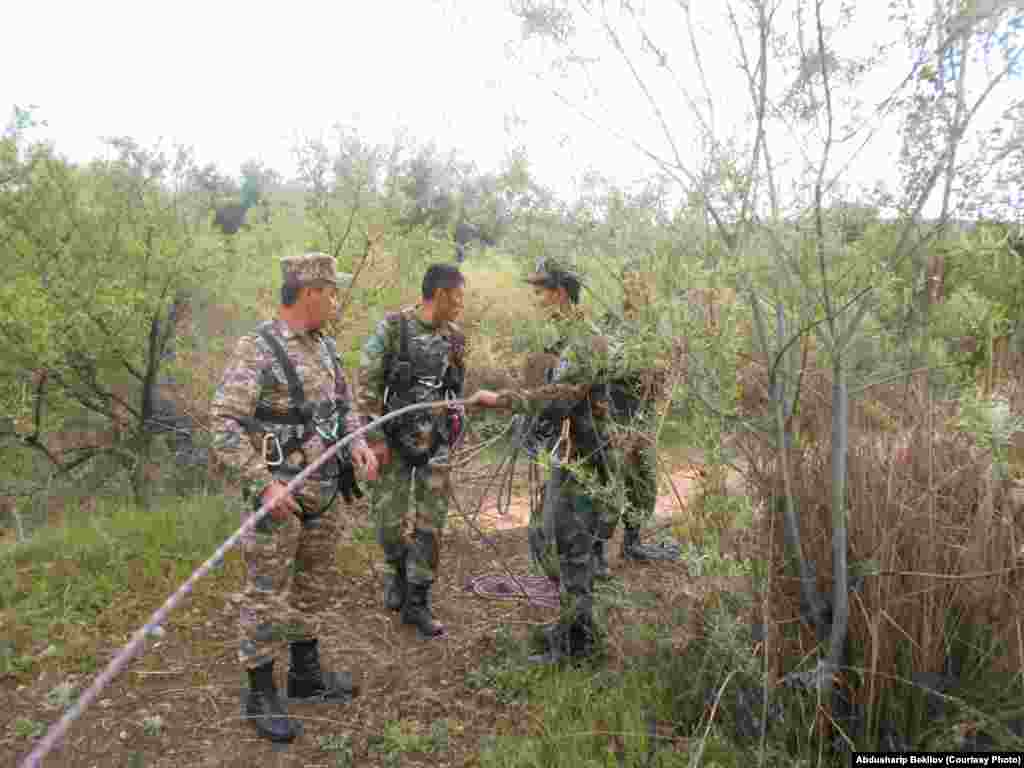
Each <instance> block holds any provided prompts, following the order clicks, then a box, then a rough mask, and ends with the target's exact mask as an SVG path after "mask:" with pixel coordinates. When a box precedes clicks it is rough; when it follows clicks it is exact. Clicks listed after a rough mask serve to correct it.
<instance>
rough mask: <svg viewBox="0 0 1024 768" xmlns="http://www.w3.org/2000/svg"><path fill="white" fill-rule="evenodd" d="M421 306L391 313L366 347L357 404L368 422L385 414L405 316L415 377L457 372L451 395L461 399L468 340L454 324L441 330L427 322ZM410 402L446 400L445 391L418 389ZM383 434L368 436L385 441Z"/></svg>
mask: <svg viewBox="0 0 1024 768" xmlns="http://www.w3.org/2000/svg"><path fill="white" fill-rule="evenodd" d="M417 310H418V306H415V307H405V308H403V309H402V310H400V311H399V312H389V313H388V314H387V315H386V316H385V317H384V319H382V320H381V321H380V322H379V323H377V327H376V329H375V330H374V332H373V333H372V334H371V335H370V337H369V338H368V339H367V340H366V343H365V344H364V345H363V350H362V355H361V357H360V361H359V374H358V389H357V402H358V404H359V411H360V413H362V414H363V415H364V416H365V417H366V418H367V419H374V418H377V417H378V416H380V415H382V414H383V413H384V409H385V403H384V396H385V392H386V391H387V389H388V381H389V378H390V376H391V372H392V366H393V364H394V363H395V362H397V360H398V357H399V350H400V342H401V340H400V336H401V322H400V317H401V315H405V317H406V320H407V323H408V325H407V329H408V334H409V336H408V343H409V357H410V362H411V363H412V369H413V375H414V377H420V376H428V375H429V376H439V377H443V376H444V374H445V372H446V371H447V370H449V369H453V373H454V372H457V375H456V378H457V379H458V384H457V386H456V387H454V391H453V392H451V394H452V395H453V396H454V397H461V396H462V378H461V374H462V372H463V371H464V370H465V360H464V353H465V339H464V337H463V335H462V331H461V329H460V328H459V327H458V326H457V325H456V324H455V323H445V324H444V325H443V326H442V327H440V328H438V327H435V326H434V325H432V324H430V323H427V322H424V321H423V319H422V318H421V317H420V314H419V312H418V311H417ZM413 389H414V390H415V391H414V393H413V396H412V397H411V398H410V399H411V400H427V399H437V398H440V397H443V396H444V394H445V392H444V391H443V390H442V389H436V390H422V391H420V390H419V389H417V387H414V388H413ZM383 437H384V433H383V431H382V430H381V429H380V428H376V429H373V430H371V431H370V432H369V433H367V438H368V439H370V440H380V439H383Z"/></svg>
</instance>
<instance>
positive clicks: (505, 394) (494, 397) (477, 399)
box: [469, 389, 521, 408]
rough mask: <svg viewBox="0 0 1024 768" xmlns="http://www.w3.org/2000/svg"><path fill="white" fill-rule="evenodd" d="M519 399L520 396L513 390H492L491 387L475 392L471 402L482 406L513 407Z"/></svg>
mask: <svg viewBox="0 0 1024 768" xmlns="http://www.w3.org/2000/svg"><path fill="white" fill-rule="evenodd" d="M519 399H521V398H520V396H519V395H518V394H517V393H515V392H513V391H512V390H508V389H503V390H502V391H501V392H491V391H490V390H489V389H480V390H477V391H476V392H475V393H473V396H472V397H471V398H470V399H469V403H470V404H472V405H478V406H480V407H481V408H512V407H513V406H514V404H515V402H516V401H518V400H519Z"/></svg>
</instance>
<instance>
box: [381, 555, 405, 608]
mask: <svg viewBox="0 0 1024 768" xmlns="http://www.w3.org/2000/svg"><path fill="white" fill-rule="evenodd" d="M390 562H391V565H392V566H394V568H395V570H394V572H393V573H388V574H386V575H385V576H384V606H385V607H386V608H387V609H388V610H389V611H400V610H402V604H403V603H405V558H404V557H403V558H402V559H401V560H392V561H390Z"/></svg>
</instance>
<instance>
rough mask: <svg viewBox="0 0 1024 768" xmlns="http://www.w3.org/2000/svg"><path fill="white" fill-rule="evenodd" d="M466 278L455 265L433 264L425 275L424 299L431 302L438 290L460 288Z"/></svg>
mask: <svg viewBox="0 0 1024 768" xmlns="http://www.w3.org/2000/svg"><path fill="white" fill-rule="evenodd" d="M464 282H465V278H464V277H463V276H462V273H461V272H460V271H459V268H458V267H456V266H455V265H454V264H431V265H430V267H428V268H427V271H426V273H425V274H424V275H423V299H424V301H430V300H431V299H432V298H434V293H435V292H436V291H437V289H438V288H445V289H449V290H450V289H452V288H458V287H459V286H461V285H462V284H463V283H464Z"/></svg>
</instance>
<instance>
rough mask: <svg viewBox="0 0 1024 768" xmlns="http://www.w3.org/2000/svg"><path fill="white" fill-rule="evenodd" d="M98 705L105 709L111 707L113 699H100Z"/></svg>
mask: <svg viewBox="0 0 1024 768" xmlns="http://www.w3.org/2000/svg"><path fill="white" fill-rule="evenodd" d="M100 706H101V707H103V708H104V709H107V708H108V707H112V706H114V700H113V699H100Z"/></svg>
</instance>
